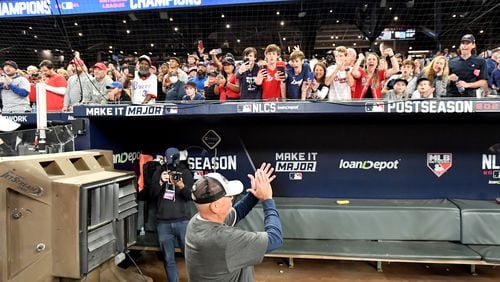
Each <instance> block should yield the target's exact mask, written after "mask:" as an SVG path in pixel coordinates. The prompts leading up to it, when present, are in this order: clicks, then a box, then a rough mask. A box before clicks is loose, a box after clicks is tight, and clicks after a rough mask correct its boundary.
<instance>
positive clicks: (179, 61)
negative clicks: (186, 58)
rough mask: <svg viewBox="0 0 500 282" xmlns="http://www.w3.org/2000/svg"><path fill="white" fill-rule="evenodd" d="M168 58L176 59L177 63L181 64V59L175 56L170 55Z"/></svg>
mask: <svg viewBox="0 0 500 282" xmlns="http://www.w3.org/2000/svg"><path fill="white" fill-rule="evenodd" d="M170 60H174V61H176V62H177V63H178V64H179V65H180V64H181V60H180V59H179V58H177V57H170Z"/></svg>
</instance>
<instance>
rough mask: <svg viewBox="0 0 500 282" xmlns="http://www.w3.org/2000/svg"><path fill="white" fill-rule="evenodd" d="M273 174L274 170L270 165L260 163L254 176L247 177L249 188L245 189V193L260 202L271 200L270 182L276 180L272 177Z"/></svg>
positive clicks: (274, 176)
mask: <svg viewBox="0 0 500 282" xmlns="http://www.w3.org/2000/svg"><path fill="white" fill-rule="evenodd" d="M273 172H274V168H272V167H271V164H268V163H267V164H266V163H262V165H261V166H260V168H259V169H257V171H256V172H255V176H253V175H251V174H249V175H248V177H249V178H250V183H251V188H250V189H247V191H248V192H249V193H252V194H253V195H254V196H255V197H256V198H257V199H259V200H261V201H264V200H267V199H272V198H273V190H272V188H271V181H273V180H274V179H275V178H276V175H272V174H273Z"/></svg>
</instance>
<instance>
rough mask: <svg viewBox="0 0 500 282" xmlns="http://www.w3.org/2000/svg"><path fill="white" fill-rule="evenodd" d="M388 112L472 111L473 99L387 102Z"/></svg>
mask: <svg viewBox="0 0 500 282" xmlns="http://www.w3.org/2000/svg"><path fill="white" fill-rule="evenodd" d="M385 108H386V110H387V112H388V113H404V114H411V113H436V114H437V113H472V112H474V102H473V101H463V100H416V101H398V102H387V105H386V107H385Z"/></svg>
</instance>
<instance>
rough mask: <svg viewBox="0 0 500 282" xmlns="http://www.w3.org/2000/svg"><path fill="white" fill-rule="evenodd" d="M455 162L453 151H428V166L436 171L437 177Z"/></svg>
mask: <svg viewBox="0 0 500 282" xmlns="http://www.w3.org/2000/svg"><path fill="white" fill-rule="evenodd" d="M452 164H453V154H451V153H428V154H427V167H428V168H429V169H430V170H431V171H432V172H434V174H435V175H436V176H437V177H441V175H443V174H444V173H445V172H447V171H448V170H449V169H450V168H451V166H452Z"/></svg>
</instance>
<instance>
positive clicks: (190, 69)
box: [188, 67, 198, 73]
mask: <svg viewBox="0 0 500 282" xmlns="http://www.w3.org/2000/svg"><path fill="white" fill-rule="evenodd" d="M192 71H194V72H197V71H198V69H197V68H195V67H192V68H189V70H188V73H190V72H192Z"/></svg>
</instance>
